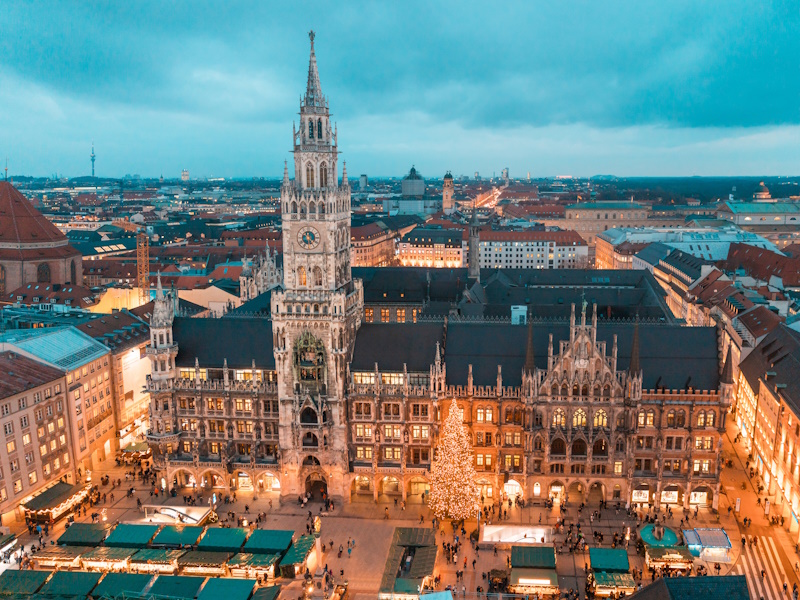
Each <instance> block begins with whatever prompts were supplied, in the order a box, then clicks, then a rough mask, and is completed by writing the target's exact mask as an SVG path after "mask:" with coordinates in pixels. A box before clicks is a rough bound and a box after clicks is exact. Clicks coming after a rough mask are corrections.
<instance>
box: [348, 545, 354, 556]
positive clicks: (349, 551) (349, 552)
mask: <svg viewBox="0 0 800 600" xmlns="http://www.w3.org/2000/svg"><path fill="white" fill-rule="evenodd" d="M352 553H353V548H352V547H351V548H348V549H347V558H350V555H351V554H352Z"/></svg>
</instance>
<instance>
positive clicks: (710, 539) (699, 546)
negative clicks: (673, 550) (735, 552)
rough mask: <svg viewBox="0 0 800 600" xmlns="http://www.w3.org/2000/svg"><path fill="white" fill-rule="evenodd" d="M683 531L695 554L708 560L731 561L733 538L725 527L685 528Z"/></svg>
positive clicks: (684, 537) (687, 543)
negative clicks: (731, 538)
mask: <svg viewBox="0 0 800 600" xmlns="http://www.w3.org/2000/svg"><path fill="white" fill-rule="evenodd" d="M682 533H683V540H684V541H685V542H686V545H687V546H688V547H689V551H690V552H691V553H692V555H693V556H698V557H700V558H701V559H702V560H705V561H708V562H720V563H728V562H731V556H730V553H731V540H730V538H729V537H728V534H727V533H726V532H725V530H724V529H716V528H710V529H684V530H683V532H682Z"/></svg>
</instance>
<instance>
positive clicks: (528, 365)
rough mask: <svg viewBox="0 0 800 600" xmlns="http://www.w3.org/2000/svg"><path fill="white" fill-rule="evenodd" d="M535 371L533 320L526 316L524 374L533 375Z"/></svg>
mask: <svg viewBox="0 0 800 600" xmlns="http://www.w3.org/2000/svg"><path fill="white" fill-rule="evenodd" d="M535 370H536V361H535V357H534V354H533V319H531V317H530V315H528V346H527V348H526V349H525V373H527V374H528V375H531V374H533V372H534V371H535Z"/></svg>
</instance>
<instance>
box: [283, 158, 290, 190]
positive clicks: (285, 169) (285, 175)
mask: <svg viewBox="0 0 800 600" xmlns="http://www.w3.org/2000/svg"><path fill="white" fill-rule="evenodd" d="M288 184H289V163H288V162H287V161H286V160H284V161H283V185H288Z"/></svg>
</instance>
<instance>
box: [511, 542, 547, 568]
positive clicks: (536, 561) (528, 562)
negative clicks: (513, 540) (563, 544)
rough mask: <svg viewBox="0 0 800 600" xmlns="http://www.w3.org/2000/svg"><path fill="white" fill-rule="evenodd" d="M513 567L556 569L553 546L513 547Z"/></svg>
mask: <svg viewBox="0 0 800 600" xmlns="http://www.w3.org/2000/svg"><path fill="white" fill-rule="evenodd" d="M511 566H512V567H522V568H530V569H555V568H556V553H555V550H553V546H511Z"/></svg>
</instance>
